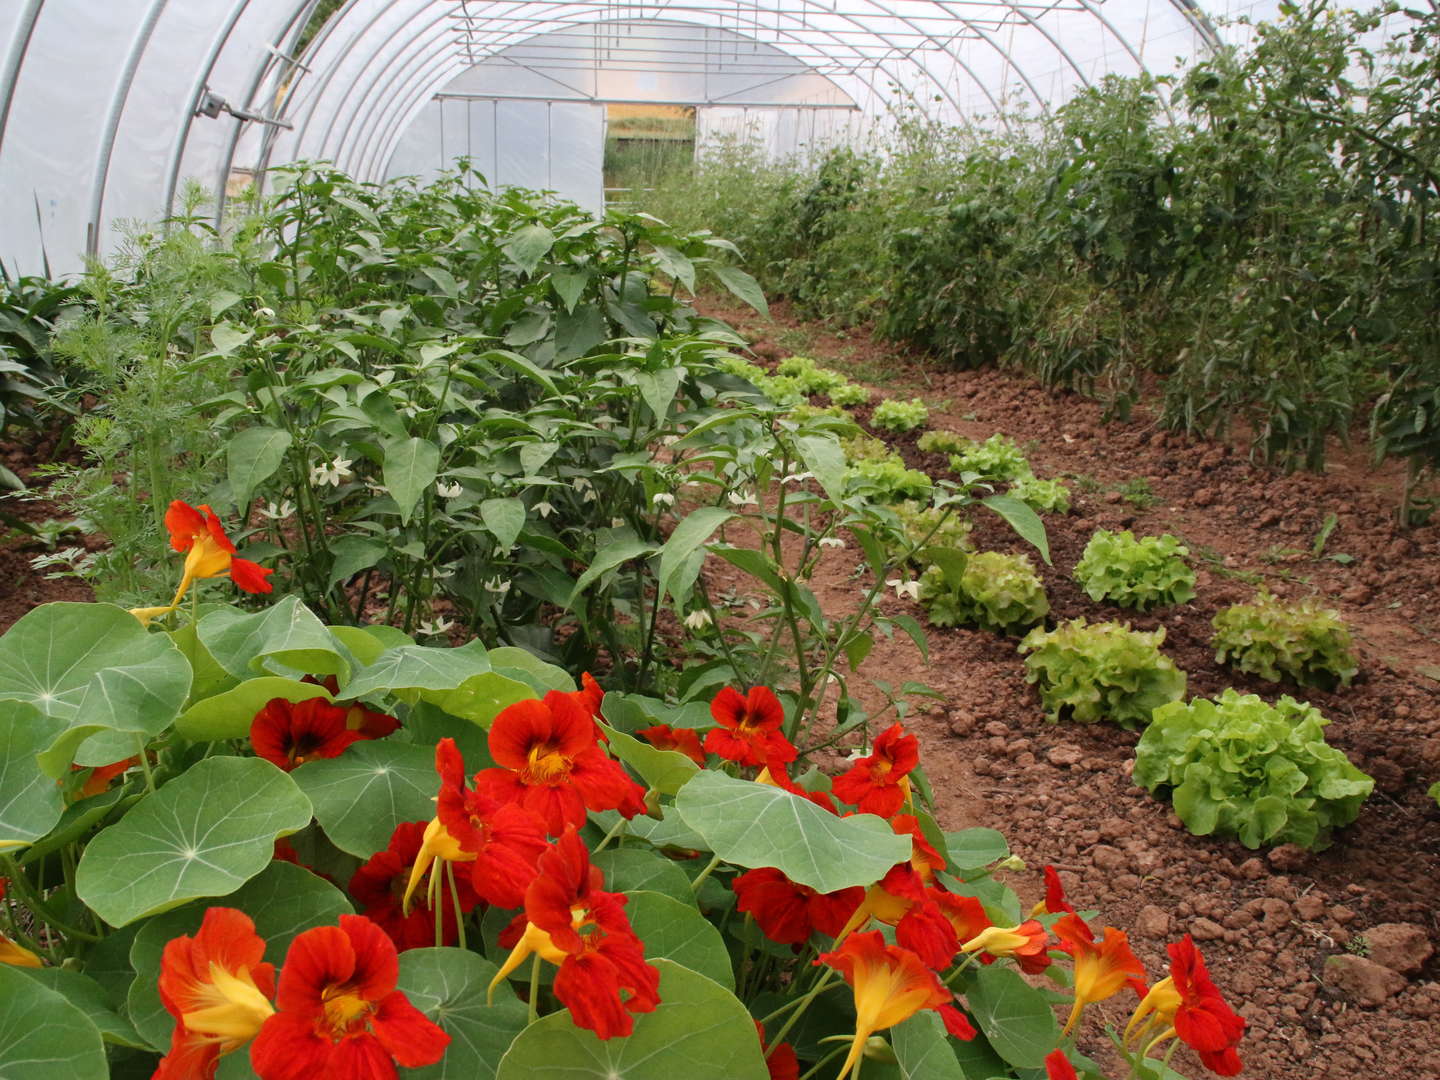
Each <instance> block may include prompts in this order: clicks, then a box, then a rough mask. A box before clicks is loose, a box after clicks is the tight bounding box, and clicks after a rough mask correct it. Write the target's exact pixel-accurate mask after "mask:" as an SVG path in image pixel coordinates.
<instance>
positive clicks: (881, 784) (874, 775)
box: [830, 724, 920, 818]
mask: <svg viewBox="0 0 1440 1080" xmlns="http://www.w3.org/2000/svg"><path fill="white" fill-rule="evenodd" d="M919 764H920V741H919V740H918V739H917V738H915V736H914V735H906V734H905V729H904V728H902V727H901V726H900V725H899V724H892V725H890V727H889V728H887V729H886V730H885V731H883V732H881V733H880V736H879V738H877V739H876V740H875V744H874V746H873V747H872V748H871V752H870V755H869V756H868V757H863V758H860V759H859V760H858V761H856V762H855V764H854V765H852V766H851V767H850V770H849V772H846V773H843V774H841V775H840V776H837V777H836V778H835V780H834V782H833V783H831V785H830V790H831V791H833V792H834V793H835V797H836V798H837V799H839V800H841V801H842V802H847V803H849V804H850V805H851V806H853V807H855V808H856V809H857V810H858V811H859V812H860V813H862V814H878V815H879V816H880V817H883V818H888V817H890V816H891V815H893V814H896V813H898V812H899V811H900V808H901V807H902V806H904V805H905V804H906V803H907V802H909V801H910V773H911V771H912V770H914V768H915V767H916V766H917V765H919Z"/></svg>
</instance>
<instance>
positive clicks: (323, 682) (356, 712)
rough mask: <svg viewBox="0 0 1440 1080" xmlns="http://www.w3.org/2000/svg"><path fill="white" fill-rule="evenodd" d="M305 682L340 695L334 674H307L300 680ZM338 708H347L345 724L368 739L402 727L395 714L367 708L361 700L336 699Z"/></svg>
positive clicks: (390, 733) (392, 732) (382, 735)
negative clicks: (319, 675)
mask: <svg viewBox="0 0 1440 1080" xmlns="http://www.w3.org/2000/svg"><path fill="white" fill-rule="evenodd" d="M300 681H301V682H304V683H311V684H313V685H315V686H323V687H324V688H325V689H326V690H329V691H330V696H331V697H332V698H339V696H340V680H339V679H337V678H336V677H335V676H334V675H326V676H325V677H324V678H323V679H318V678H316V677H315V676H314V675H306V676H305V677H304V678H303V679H301V680H300ZM335 706H336V708H340V709H344V710H345V726H346V727H347V728H349V729H350V730H351V731H358V732H360V734H361V736H363V737H364V738H366V739H383V738H385V736H386V735H393V734H394V733H395V731H396V730H398V729H399V727H400V721H399V720H397V719H395V717H393V716H389V715H387V714H385V713H382V712H376V711H375V710H374V709H367V708H366V707H365V706H364V705H363V704H361V703H360V702H359V701H338V700H337V701H336V702H335Z"/></svg>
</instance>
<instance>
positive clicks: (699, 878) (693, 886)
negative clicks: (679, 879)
mask: <svg viewBox="0 0 1440 1080" xmlns="http://www.w3.org/2000/svg"><path fill="white" fill-rule="evenodd" d="M719 865H720V856H719V855H716V856H715V857H714V858H713V859H711V860H710V861H709V862H708V863H706V864H705V869H704V870H701V871H700V873H699V874H697V875H696V876H695V880H694V881H692V882H690V891H691V892H692V893H698V892H699V891H700V886H701V885H704V884H705V879H706V878H708V877H709V876H710V875H711V874H712V873H714V872H715V867H717V866H719Z"/></svg>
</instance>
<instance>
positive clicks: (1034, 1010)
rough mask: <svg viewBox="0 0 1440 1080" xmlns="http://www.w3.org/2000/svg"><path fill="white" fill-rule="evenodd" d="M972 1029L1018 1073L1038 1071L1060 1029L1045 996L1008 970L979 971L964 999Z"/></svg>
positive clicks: (983, 969)
mask: <svg viewBox="0 0 1440 1080" xmlns="http://www.w3.org/2000/svg"><path fill="white" fill-rule="evenodd" d="M965 1003H966V1004H967V1005H968V1006H969V1007H970V1012H971V1014H972V1015H973V1016H974V1019H975V1025H976V1026H977V1027H978V1028H979V1029H980V1030H981V1031H983V1032H984V1033H985V1037H986V1038H987V1039H989V1040H990V1045H991V1046H992V1047H994V1049H995V1052H996V1053H997V1054H999V1055H1000V1056H1001V1057H1002V1058H1004V1059H1005V1060H1006V1061H1008V1062H1009V1063H1010V1064H1011V1065H1016V1066H1018V1067H1020V1068H1022V1069H1039V1068H1043V1067H1044V1064H1045V1055H1046V1053H1047V1052H1048V1051H1049V1050H1051V1049H1052V1048H1054V1047H1055V1045H1056V1044H1057V1043H1059V1041H1060V1025H1059V1024H1057V1023H1056V1022H1055V1010H1054V1009H1053V1008H1051V1006H1050V1003H1049V1002H1048V1001H1046V1000H1045V995H1044V994H1043V993H1042V992H1041V991H1040V990H1038V989H1036V988H1035V987H1033V986H1031V985H1030V984H1029V983H1027V982H1026V981H1025V980H1024V979H1023V978H1021V977H1020V975H1019V973H1017V972H1016V971H1014V970H1013V969H1011V968H1002V967H992V968H981V969H980V970H979V971H977V972H976V973H975V984H974V985H973V986H972V987H971V988H970V991H969V992H968V993H967V994H966V995H965Z"/></svg>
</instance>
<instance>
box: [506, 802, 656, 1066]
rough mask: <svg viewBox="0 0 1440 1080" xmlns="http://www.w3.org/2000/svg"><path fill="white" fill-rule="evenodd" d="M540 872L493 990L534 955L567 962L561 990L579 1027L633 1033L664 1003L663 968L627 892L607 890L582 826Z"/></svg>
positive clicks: (510, 931)
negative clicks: (634, 921)
mask: <svg viewBox="0 0 1440 1080" xmlns="http://www.w3.org/2000/svg"><path fill="white" fill-rule="evenodd" d="M539 871H540V872H539V874H538V875H537V876H536V878H535V880H534V881H532V882H531V883H530V887H529V888H528V889H526V890H525V913H524V914H523V915H518V916H516V918H515V921H514V923H512V924H511V926H510V927H509V928H507V930H506V931H505V933H504V934H502V935H501V938H500V943H501V944H502V945H512V946H513V947H512V949H511V952H510V955H509V957H508V958H507V959H506V960H505V963H504V964H503V965H502V966H501V968H500V970H499V971H498V972H496V973H495V978H494V979H492V980H491V981H490V993H491V995H492V996H493V994H494V991H495V987H496V986H498V985H499V984H500V981H501V980H502V979H504V978H505V977H506V976H507V975H509V974H510V973H511V972H512V971H514V970H515V969H516V968H517V967H519V966H520V965H521V964H522V963H524V962H525V959H526V958H527V957H528V956H530V955H531V954H532V953H538V954H539V955H540V958H541V959H542V960H546V961H548V962H549V963H552V964H557V965H559V970H557V971H556V972H555V996H556V997H557V998H559V999H560V1001H561V1002H562V1003H563V1004H564V1005H565V1007H566V1008H567V1009H569V1010H570V1018H571V1019H572V1020H574V1021H575V1023H576V1025H577V1026H579V1027H583V1028H587V1029H589V1030H590V1031H593V1032H594V1033H595V1034H596V1035H598V1036H599V1037H600V1038H602V1039H613V1038H616V1037H617V1036H618V1037H624V1036H626V1035H629V1034H630V1033H631V1031H633V1030H634V1027H635V1020H634V1017H633V1016H631V1013H646V1012H653V1011H654V1010H655V1007H656V1006H657V1005H659V1004H660V972H659V971H658V970H657V969H656V968H655V966H654V965H653V964H647V963H646V962H645V946H644V943H643V942H641V940H640V939H639V938H638V937H637V936H636V935H635V931H634V929H633V928H632V927H631V926H630V919H629V918H628V917H627V916H626V914H625V899H626V898H625V897H624V896H623V895H621V894H620V893H612V892H606V891H605V889H604V884H605V879H604V877H603V876H602V875H601V873H600V870H599V868H598V867H595V866H592V865H591V864H590V852H589V851H588V850H587V849H586V847H585V843H584V841H582V840H581V839H580V834H579V833H577V832H576V831H575V830H574V829H570V830H567V831H566V833H565V835H563V836H562V837H560V839H559V840H558V841H557V842H556V843H554V844H552V845H551V846H550V849H549V850H548V851H546V852H545V854H544V855H542V856H540V860H539Z"/></svg>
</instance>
